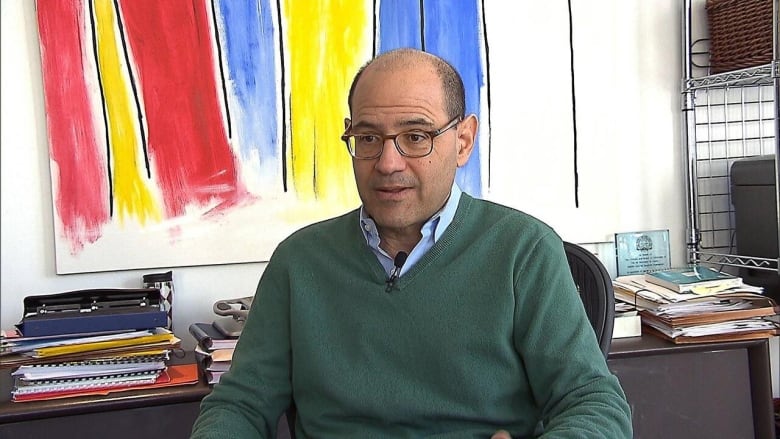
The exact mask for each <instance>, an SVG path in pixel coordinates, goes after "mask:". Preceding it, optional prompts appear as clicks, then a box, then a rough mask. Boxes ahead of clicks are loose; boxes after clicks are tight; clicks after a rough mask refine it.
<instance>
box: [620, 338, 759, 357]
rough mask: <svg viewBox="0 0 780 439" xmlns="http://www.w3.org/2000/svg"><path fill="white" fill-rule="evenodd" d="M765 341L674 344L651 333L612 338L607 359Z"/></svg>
mask: <svg viewBox="0 0 780 439" xmlns="http://www.w3.org/2000/svg"><path fill="white" fill-rule="evenodd" d="M765 343H767V340H766V339H763V338H762V339H759V340H740V341H722V342H714V343H691V344H674V343H672V342H670V341H668V340H664V339H662V338H660V337H656V336H654V335H652V334H643V335H642V336H641V337H627V338H618V339H614V340H612V346H611V347H610V349H609V357H608V358H609V359H610V360H611V359H618V358H630V357H638V356H646V355H663V354H671V353H681V352H701V351H714V350H720V349H741V348H749V347H754V346H759V345H763V344H765Z"/></svg>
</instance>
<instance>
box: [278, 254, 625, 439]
mask: <svg viewBox="0 0 780 439" xmlns="http://www.w3.org/2000/svg"><path fill="white" fill-rule="evenodd" d="M563 249H564V251H565V252H566V259H567V260H568V261H569V269H570V270H571V276H572V278H574V283H575V284H576V285H577V291H578V292H579V293H580V298H581V299H582V303H583V304H584V305H585V313H586V314H587V315H588V320H590V324H591V325H592V326H593V330H594V331H595V332H596V339H598V341H599V347H600V348H601V352H602V353H603V354H604V358H606V357H607V354H609V347H610V345H611V344H612V327H613V325H614V323H615V322H614V318H615V294H614V291H613V290H612V279H611V278H610V277H609V273H608V272H607V269H606V268H605V267H604V264H602V263H601V261H600V260H599V259H598V258H597V257H596V255H594V254H593V253H591V252H589V251H588V250H585V249H584V248H582V247H580V246H578V245H577V244H572V243H570V242H564V243H563ZM285 415H286V418H287V419H286V421H287V425H288V426H289V432H288V431H280V434H279V436H277V437H278V438H279V439H281V438H285V439H286V438H288V437H289V438H292V439H295V431H294V429H295V405H293V406H292V407H290V408H289V409H288V410H287V411H286V412H285ZM288 435H289V436H288Z"/></svg>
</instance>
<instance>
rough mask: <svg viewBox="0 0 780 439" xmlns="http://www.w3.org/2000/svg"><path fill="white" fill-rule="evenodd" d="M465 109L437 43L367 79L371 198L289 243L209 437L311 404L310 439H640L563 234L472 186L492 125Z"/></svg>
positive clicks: (360, 141) (201, 421)
mask: <svg viewBox="0 0 780 439" xmlns="http://www.w3.org/2000/svg"><path fill="white" fill-rule="evenodd" d="M464 102H465V98H464V93H463V84H462V81H461V79H460V77H459V75H458V74H457V73H456V72H455V70H454V69H453V68H452V67H451V66H450V65H449V64H448V63H446V62H445V61H443V60H441V59H440V58H438V57H435V56H433V55H430V54H427V53H425V52H420V51H417V50H412V49H400V50H396V51H392V52H388V53H385V54H383V55H380V56H379V57H377V58H375V59H374V60H372V61H371V62H370V63H369V64H367V65H366V66H365V67H364V68H363V69H362V70H361V71H360V72H359V73H358V75H357V76H356V77H355V79H354V81H353V84H352V89H351V90H350V98H349V106H350V113H351V114H350V116H351V119H347V120H346V121H345V125H346V132H345V133H344V140H345V142H346V143H347V145H348V149H349V151H350V154H351V155H352V156H353V168H354V174H355V181H356V183H357V187H358V192H359V194H360V198H361V200H362V202H363V206H362V207H361V208H360V209H358V210H356V211H353V212H350V213H347V214H346V215H343V216H341V217H337V218H334V219H331V220H327V221H324V222H321V223H318V224H314V225H312V226H309V227H306V228H304V229H302V230H300V231H298V232H296V233H295V234H293V235H292V236H291V237H290V238H288V239H287V240H285V241H284V242H283V243H281V244H280V245H279V247H278V248H277V249H276V251H275V252H274V255H273V257H272V258H271V261H270V262H269V263H268V266H267V267H266V269H265V272H264V273H263V275H262V278H261V280H260V283H259V285H258V289H257V293H256V296H255V300H254V303H253V305H252V309H251V311H250V316H249V318H248V319H247V322H246V327H245V329H244V332H243V334H242V335H241V339H240V341H239V344H238V347H237V349H236V352H235V355H234V358H233V364H232V366H231V370H230V372H229V373H227V374H225V375H224V376H223V377H222V380H221V382H220V384H219V385H217V386H215V388H214V391H213V392H212V394H211V395H210V396H208V397H207V398H205V399H204V401H203V403H202V407H201V414H200V416H199V418H198V420H197V422H196V424H195V427H194V432H193V437H195V438H223V437H224V438H228V437H230V438H243V437H247V438H248V437H272V435H273V432H274V430H275V426H276V421H277V418H278V417H279V416H280V414H281V413H282V412H283V410H285V409H286V408H287V407H288V406H289V405H290V404H291V402H293V401H294V403H295V405H296V407H297V412H298V415H297V417H296V425H295V426H294V428H295V430H296V435H297V437H298V439H301V438H308V437H318V438H319V437H338V438H343V437H437V438H455V437H458V438H461V437H469V438H490V437H495V438H508V437H510V435H511V437H515V438H523V437H532V436H534V435H538V434H540V433H541V432H542V431H543V432H544V437H578V438H581V437H593V438H596V437H598V438H605V437H608V438H620V437H631V418H630V413H629V408H628V405H627V403H626V400H625V396H624V394H623V392H622V389H621V388H620V385H619V383H618V381H617V378H616V377H615V376H613V375H612V374H611V373H610V372H609V370H608V369H607V366H606V362H605V361H604V357H603V355H602V353H601V351H600V350H599V347H598V344H597V341H596V338H595V335H594V333H593V330H592V329H591V327H590V325H589V323H588V321H587V317H586V315H585V312H584V308H583V306H582V302H581V301H580V298H579V296H578V294H577V292H576V289H575V286H574V283H573V281H572V278H571V274H570V272H569V268H568V264H567V262H566V259H565V254H564V251H563V247H562V243H561V239H560V238H559V237H558V236H557V235H556V234H555V232H554V231H553V230H552V229H550V228H549V227H547V226H546V225H544V224H542V223H541V222H539V221H538V220H535V219H533V218H532V217H530V216H528V215H525V214H523V213H521V212H518V211H516V210H513V209H510V208H507V207H504V206H500V205H497V204H494V203H490V202H487V201H482V200H477V199H474V198H472V197H471V196H469V195H468V194H466V193H461V191H460V189H459V188H458V187H457V185H456V184H455V183H454V179H455V171H456V169H457V168H458V167H459V166H463V165H464V164H465V163H466V161H467V160H468V158H469V155H470V154H471V151H472V148H473V146H474V139H475V136H476V134H477V119H476V117H475V116H474V115H469V116H466V115H464ZM399 253H401V254H402V256H401V257H398V254H399ZM403 255H408V258H407V259H406V260H405V261H403Z"/></svg>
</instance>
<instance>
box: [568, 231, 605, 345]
mask: <svg viewBox="0 0 780 439" xmlns="http://www.w3.org/2000/svg"><path fill="white" fill-rule="evenodd" d="M563 249H564V250H565V251H566V259H568V260H569V269H570V270H571V276H572V278H574V283H575V284H576V285H577V291H579V293H580V298H581V299H582V303H583V304H584V305H585V313H586V314H587V315H588V320H590V324H591V325H592V326H593V330H594V331H595V332H596V338H597V339H598V341H599V347H601V352H602V353H603V354H604V358H606V357H607V355H608V354H609V348H610V346H611V344H612V328H613V325H614V324H615V293H614V291H613V290H612V279H611V278H610V277H609V273H608V272H607V269H606V268H605V267H604V264H602V263H601V261H600V260H599V259H598V258H597V257H596V255H594V254H593V253H591V252H589V251H588V250H586V249H584V248H582V247H580V246H579V245H577V244H572V243H570V242H564V243H563Z"/></svg>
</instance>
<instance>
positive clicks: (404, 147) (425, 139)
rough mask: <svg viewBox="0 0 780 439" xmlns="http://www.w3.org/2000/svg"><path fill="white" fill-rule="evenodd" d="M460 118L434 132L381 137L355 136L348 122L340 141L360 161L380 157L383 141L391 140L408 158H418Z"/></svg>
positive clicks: (375, 134) (412, 131)
mask: <svg viewBox="0 0 780 439" xmlns="http://www.w3.org/2000/svg"><path fill="white" fill-rule="evenodd" d="M461 120H462V118H461V117H460V116H458V117H456V118H455V119H452V120H451V121H449V122H448V123H447V125H444V126H443V127H442V128H439V129H438V130H435V131H423V130H409V131H404V132H401V133H398V134H388V135H383V134H379V133H366V134H355V133H350V130H351V129H352V121H350V122H349V126H348V127H347V130H346V131H344V134H343V135H342V136H341V140H343V141H344V143H346V144H347V150H348V151H349V154H350V155H351V156H352V157H354V158H356V159H361V160H369V159H375V158H377V157H379V156H380V155H382V150H383V149H384V147H385V141H386V140H388V139H392V141H393V143H394V144H395V149H397V150H398V152H399V153H400V154H401V155H402V156H404V157H409V158H420V157H425V156H427V155H429V154H430V153H431V152H432V151H433V139H434V138H436V137H438V136H440V135H442V134H444V132H445V131H447V130H449V129H450V128H452V127H454V126H456V125H457V124H459V123H460V121H461Z"/></svg>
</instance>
